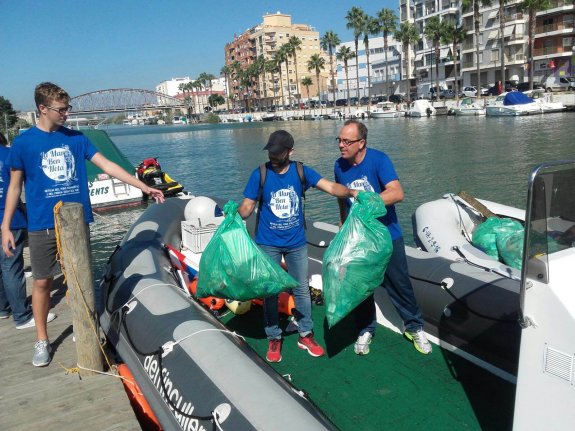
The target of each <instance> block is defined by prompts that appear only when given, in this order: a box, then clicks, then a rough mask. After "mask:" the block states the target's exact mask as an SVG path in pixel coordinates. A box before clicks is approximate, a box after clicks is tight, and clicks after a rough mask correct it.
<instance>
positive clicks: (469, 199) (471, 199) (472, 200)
mask: <svg viewBox="0 0 575 431" xmlns="http://www.w3.org/2000/svg"><path fill="white" fill-rule="evenodd" d="M459 197H460V198H461V199H463V200H464V201H465V202H467V203H468V204H469V205H471V206H472V207H473V208H475V209H476V210H477V211H478V212H479V213H480V214H482V215H483V216H484V217H485V218H489V217H497V214H495V213H493V212H491V211H490V210H489V208H487V207H486V206H485V205H483V204H482V203H481V202H479V201H478V200H477V199H475V198H474V197H473V196H471V195H470V194H469V193H467V192H466V191H463V190H462V191H460V192H459Z"/></svg>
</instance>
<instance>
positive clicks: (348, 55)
mask: <svg viewBox="0 0 575 431" xmlns="http://www.w3.org/2000/svg"><path fill="white" fill-rule="evenodd" d="M353 57H354V53H353V52H351V49H350V48H349V47H347V46H342V47H341V48H339V51H338V52H337V53H336V54H335V58H337V59H338V60H339V61H343V67H344V71H345V84H346V87H347V106H348V110H349V78H348V75H347V72H348V68H347V63H348V62H349V60H351V59H352V58H353ZM334 104H335V101H334Z"/></svg>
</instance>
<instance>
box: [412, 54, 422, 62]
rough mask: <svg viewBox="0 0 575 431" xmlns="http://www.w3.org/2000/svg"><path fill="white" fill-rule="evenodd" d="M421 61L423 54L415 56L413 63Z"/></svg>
mask: <svg viewBox="0 0 575 431" xmlns="http://www.w3.org/2000/svg"><path fill="white" fill-rule="evenodd" d="M422 59H423V53H420V54H417V55H416V56H415V60H414V61H421V60H422Z"/></svg>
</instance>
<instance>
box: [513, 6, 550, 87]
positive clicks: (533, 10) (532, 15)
mask: <svg viewBox="0 0 575 431" xmlns="http://www.w3.org/2000/svg"><path fill="white" fill-rule="evenodd" d="M517 6H518V9H519V10H522V11H527V12H528V13H529V55H528V57H527V58H528V59H529V89H530V90H533V66H534V61H533V50H534V48H535V21H536V19H537V12H539V11H542V10H545V9H549V8H550V7H551V2H550V0H523V1H522V2H521V3H519V4H518V5H517Z"/></svg>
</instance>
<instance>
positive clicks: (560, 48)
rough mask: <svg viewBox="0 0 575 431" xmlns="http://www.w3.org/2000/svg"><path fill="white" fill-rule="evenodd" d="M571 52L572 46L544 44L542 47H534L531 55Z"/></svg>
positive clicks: (569, 53) (566, 53)
mask: <svg viewBox="0 0 575 431" xmlns="http://www.w3.org/2000/svg"><path fill="white" fill-rule="evenodd" d="M572 53H573V48H569V47H564V46H561V45H559V46H546V47H543V48H535V49H534V50H533V57H542V56H545V55H554V54H559V55H571V54H572Z"/></svg>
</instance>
